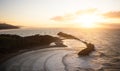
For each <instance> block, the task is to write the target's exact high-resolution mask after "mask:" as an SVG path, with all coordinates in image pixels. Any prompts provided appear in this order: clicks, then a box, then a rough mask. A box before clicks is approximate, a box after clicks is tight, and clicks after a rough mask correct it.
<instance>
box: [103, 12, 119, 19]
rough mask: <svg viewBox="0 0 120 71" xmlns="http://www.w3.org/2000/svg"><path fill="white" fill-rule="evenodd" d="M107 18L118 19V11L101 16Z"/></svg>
mask: <svg viewBox="0 0 120 71" xmlns="http://www.w3.org/2000/svg"><path fill="white" fill-rule="evenodd" d="M103 16H105V17H107V18H120V11H114V12H108V13H105V14H103Z"/></svg>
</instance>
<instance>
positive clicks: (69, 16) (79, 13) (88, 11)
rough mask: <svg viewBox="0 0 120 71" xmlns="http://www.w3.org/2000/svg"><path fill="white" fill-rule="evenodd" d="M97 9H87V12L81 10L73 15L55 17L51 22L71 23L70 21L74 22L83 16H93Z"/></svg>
mask: <svg viewBox="0 0 120 71" xmlns="http://www.w3.org/2000/svg"><path fill="white" fill-rule="evenodd" d="M96 11H97V9H95V8H92V9H85V10H79V11H77V12H74V13H71V14H65V15H63V16H55V17H53V18H51V19H50V20H54V21H69V20H74V19H75V18H76V17H78V16H80V15H81V14H86V13H87V14H91V13H95V12H96Z"/></svg>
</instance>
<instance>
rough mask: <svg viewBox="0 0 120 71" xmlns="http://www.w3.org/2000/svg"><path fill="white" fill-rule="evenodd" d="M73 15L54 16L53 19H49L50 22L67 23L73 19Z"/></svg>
mask: <svg viewBox="0 0 120 71" xmlns="http://www.w3.org/2000/svg"><path fill="white" fill-rule="evenodd" d="M74 17H75V16H74V15H73V14H66V15H63V16H55V17H53V18H51V20H54V21H68V20H72V19H74Z"/></svg>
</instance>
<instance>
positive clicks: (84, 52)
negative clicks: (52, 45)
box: [57, 32, 95, 56]
mask: <svg viewBox="0 0 120 71" xmlns="http://www.w3.org/2000/svg"><path fill="white" fill-rule="evenodd" d="M57 35H58V36H60V37H63V38H65V39H75V40H77V41H80V42H82V43H84V44H85V45H86V47H87V48H85V49H83V50H82V51H80V52H79V53H78V56H88V55H89V54H90V53H92V52H93V51H95V46H94V44H92V43H88V42H86V41H83V40H81V39H79V38H77V37H75V36H73V35H70V34H67V33H63V32H59V33H58V34H57Z"/></svg>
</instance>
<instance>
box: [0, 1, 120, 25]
mask: <svg viewBox="0 0 120 71" xmlns="http://www.w3.org/2000/svg"><path fill="white" fill-rule="evenodd" d="M0 22H5V23H9V24H12V25H18V26H28V27H97V26H99V25H101V24H103V23H104V24H112V25H114V24H119V23H120V0H0Z"/></svg>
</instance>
